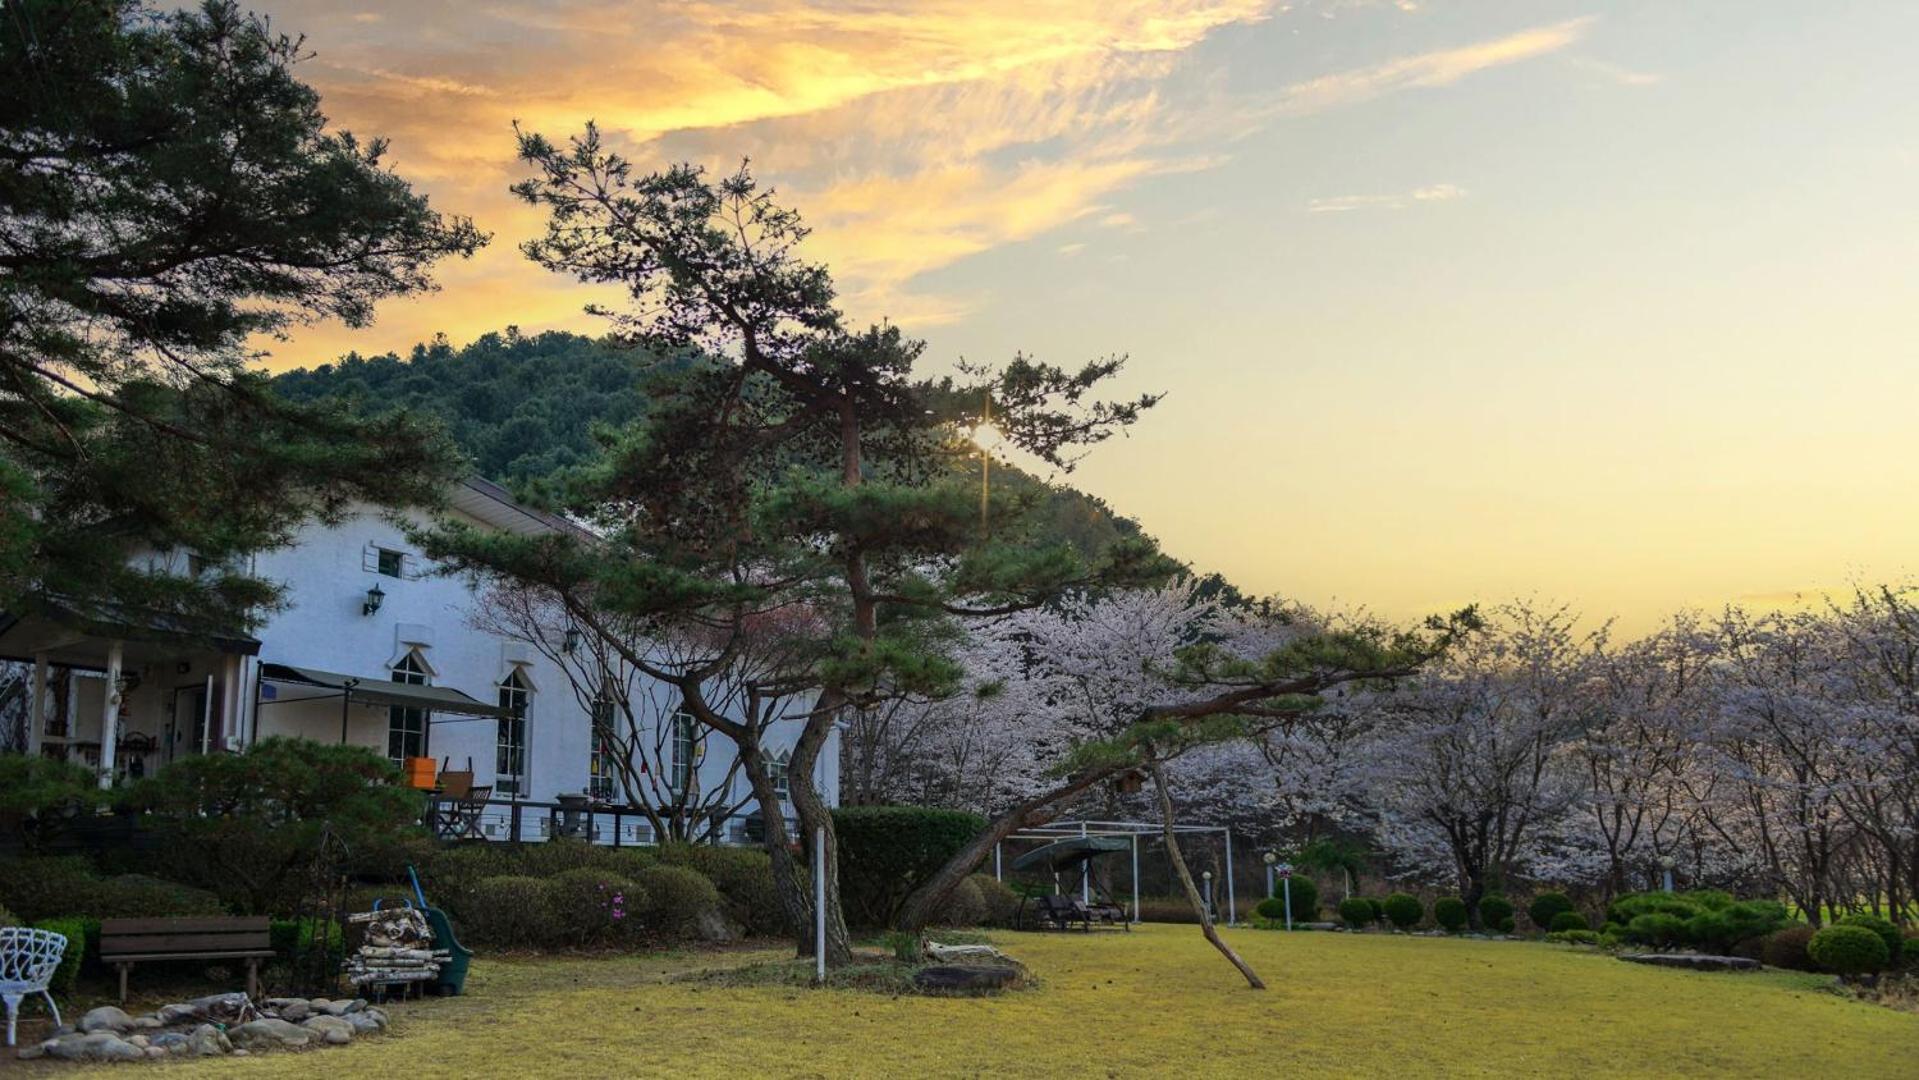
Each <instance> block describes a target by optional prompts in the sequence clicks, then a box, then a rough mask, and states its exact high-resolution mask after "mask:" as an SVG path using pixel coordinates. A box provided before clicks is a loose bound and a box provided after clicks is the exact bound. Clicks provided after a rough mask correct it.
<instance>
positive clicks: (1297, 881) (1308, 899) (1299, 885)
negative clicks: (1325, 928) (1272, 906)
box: [1274, 877, 1319, 923]
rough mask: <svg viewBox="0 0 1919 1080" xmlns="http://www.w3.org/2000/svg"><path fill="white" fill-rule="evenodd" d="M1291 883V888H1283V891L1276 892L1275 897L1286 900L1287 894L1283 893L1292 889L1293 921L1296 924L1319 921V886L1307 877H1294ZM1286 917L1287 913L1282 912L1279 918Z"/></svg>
mask: <svg viewBox="0 0 1919 1080" xmlns="http://www.w3.org/2000/svg"><path fill="white" fill-rule="evenodd" d="M1290 882H1291V884H1290V886H1282V888H1281V890H1279V891H1276V892H1275V893H1274V895H1275V896H1277V897H1278V898H1279V899H1281V900H1284V899H1285V898H1286V894H1285V892H1284V891H1283V890H1284V888H1287V887H1290V888H1291V889H1292V891H1293V921H1294V922H1296V923H1297V922H1312V921H1314V920H1316V919H1318V918H1319V886H1318V885H1316V884H1314V882H1313V879H1312V878H1307V877H1294V878H1291V879H1290ZM1285 917H1286V915H1285V913H1284V912H1281V913H1280V915H1279V918H1280V919H1284V918H1285Z"/></svg>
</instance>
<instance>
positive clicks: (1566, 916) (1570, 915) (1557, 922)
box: [1546, 911, 1599, 940]
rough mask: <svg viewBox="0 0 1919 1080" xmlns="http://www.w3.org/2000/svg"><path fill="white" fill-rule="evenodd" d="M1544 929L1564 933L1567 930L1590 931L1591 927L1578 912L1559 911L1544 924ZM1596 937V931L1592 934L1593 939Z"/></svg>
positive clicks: (1596, 938)
mask: <svg viewBox="0 0 1919 1080" xmlns="http://www.w3.org/2000/svg"><path fill="white" fill-rule="evenodd" d="M1546 929H1547V930H1550V931H1552V932H1553V933H1565V932H1566V931H1568V930H1586V931H1591V930H1592V927H1591V926H1589V925H1587V923H1586V917H1585V916H1584V915H1581V914H1580V913H1579V912H1577V911H1561V912H1557V913H1555V914H1554V915H1553V917H1552V921H1551V922H1550V923H1548V924H1547V925H1546ZM1598 937H1599V935H1598V934H1597V933H1594V934H1593V938H1594V940H1598Z"/></svg>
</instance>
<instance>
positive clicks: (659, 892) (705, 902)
mask: <svg viewBox="0 0 1919 1080" xmlns="http://www.w3.org/2000/svg"><path fill="white" fill-rule="evenodd" d="M633 883H634V884H635V885H637V886H639V889H640V893H641V899H640V903H639V904H638V905H629V907H628V911H629V912H630V913H631V912H637V913H638V915H639V919H640V923H639V927H640V929H641V930H642V931H643V932H645V933H647V934H650V935H653V936H655V937H662V938H666V939H668V940H675V941H677V940H683V939H686V938H691V937H695V936H697V935H698V934H699V929H700V923H701V922H702V920H705V919H707V918H710V917H711V916H712V915H713V914H714V913H717V912H718V911H719V910H720V907H721V901H720V891H719V890H718V889H716V888H714V887H713V883H712V882H711V881H708V880H707V879H706V878H705V877H704V876H702V875H701V874H700V872H699V871H697V870H694V869H692V868H691V867H686V866H649V867H647V868H646V869H644V870H642V871H640V873H639V876H637V877H635V878H634V879H633Z"/></svg>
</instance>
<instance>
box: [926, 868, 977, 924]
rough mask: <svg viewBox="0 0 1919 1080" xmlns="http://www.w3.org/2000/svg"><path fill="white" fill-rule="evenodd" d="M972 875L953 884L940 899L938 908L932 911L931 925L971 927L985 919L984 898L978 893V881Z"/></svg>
mask: <svg viewBox="0 0 1919 1080" xmlns="http://www.w3.org/2000/svg"><path fill="white" fill-rule="evenodd" d="M978 876H979V875H978V874H974V875H972V877H968V878H966V879H965V880H963V881H961V882H960V883H959V884H958V885H955V886H953V891H952V892H949V893H947V894H946V899H944V900H941V901H940V906H939V908H938V910H936V911H934V912H933V925H935V926H954V927H971V926H978V925H979V924H980V923H982V922H984V921H985V920H986V898H985V897H984V896H981V895H980V891H979V883H978V882H976V881H974V880H973V878H974V877H978Z"/></svg>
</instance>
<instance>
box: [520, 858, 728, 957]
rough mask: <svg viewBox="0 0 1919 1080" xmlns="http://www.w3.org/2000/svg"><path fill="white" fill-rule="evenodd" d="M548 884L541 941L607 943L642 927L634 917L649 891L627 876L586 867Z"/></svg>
mask: <svg viewBox="0 0 1919 1080" xmlns="http://www.w3.org/2000/svg"><path fill="white" fill-rule="evenodd" d="M654 869H658V868H657V867H655V868H654ZM545 884H546V926H545V928H544V930H543V931H542V932H540V933H539V934H537V935H536V943H537V944H540V945H548V946H568V945H571V946H587V945H604V944H608V943H610V942H612V941H614V940H616V939H618V938H622V937H625V936H627V935H629V934H631V933H632V932H633V931H635V930H637V929H638V924H637V923H636V922H635V920H634V916H635V915H636V914H637V913H638V912H639V911H640V910H642V909H643V908H644V907H645V904H646V894H645V893H644V891H643V890H641V889H640V888H639V886H637V885H635V884H634V883H633V882H632V881H631V880H629V879H627V878H623V877H619V876H617V875H614V874H609V873H607V872H606V871H604V870H595V869H593V868H591V867H586V866H583V867H579V868H578V869H574V870H568V871H566V872H564V873H560V874H555V875H553V876H552V877H550V878H547V879H546V882H545ZM482 887H483V888H484V883H483V884H482ZM709 887H710V886H709Z"/></svg>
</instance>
